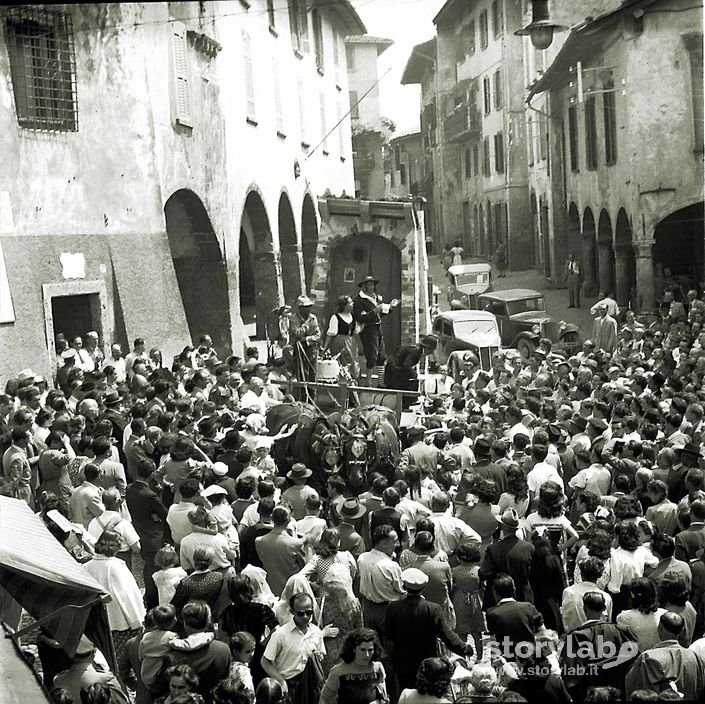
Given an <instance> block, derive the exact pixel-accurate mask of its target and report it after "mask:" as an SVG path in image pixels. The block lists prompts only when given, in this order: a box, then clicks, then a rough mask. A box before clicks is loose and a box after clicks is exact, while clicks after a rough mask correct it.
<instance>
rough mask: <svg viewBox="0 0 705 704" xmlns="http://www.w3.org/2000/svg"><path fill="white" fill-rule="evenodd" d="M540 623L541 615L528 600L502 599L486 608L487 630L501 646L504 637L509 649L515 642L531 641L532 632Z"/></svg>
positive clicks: (532, 639)
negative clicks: (495, 604)
mask: <svg viewBox="0 0 705 704" xmlns="http://www.w3.org/2000/svg"><path fill="white" fill-rule="evenodd" d="M542 624H543V616H541V614H540V613H539V612H538V609H537V608H536V607H535V606H534V605H533V604H531V603H529V602H528V601H514V600H513V599H512V600H511V601H502V602H501V603H499V604H497V606H493V607H492V608H491V609H488V610H487V630H488V631H489V632H490V633H491V634H492V635H493V636H494V638H495V640H496V641H497V642H498V643H499V644H500V647H501V648H503V647H504V643H505V640H504V639H505V638H506V639H507V641H506V644H507V645H508V646H509V648H510V650H511V648H512V647H513V646H514V644H515V643H520V642H522V641H525V642H528V643H533V642H534V634H535V633H536V631H537V630H538V629H539V628H540V627H541V625H542Z"/></svg>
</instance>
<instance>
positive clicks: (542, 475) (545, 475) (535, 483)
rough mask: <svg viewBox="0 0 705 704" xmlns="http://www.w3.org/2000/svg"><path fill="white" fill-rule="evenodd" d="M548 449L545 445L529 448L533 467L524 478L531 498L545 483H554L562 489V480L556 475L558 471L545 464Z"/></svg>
mask: <svg viewBox="0 0 705 704" xmlns="http://www.w3.org/2000/svg"><path fill="white" fill-rule="evenodd" d="M547 455H548V448H547V447H546V446H545V445H534V446H533V447H532V448H531V456H532V457H533V459H534V462H535V464H534V467H533V469H532V470H531V471H530V472H529V474H528V475H527V477H526V482H527V484H528V485H529V492H530V494H531V497H532V498H533V497H534V496H537V495H538V493H539V489H541V487H542V486H543V485H544V484H545V483H546V482H555V483H556V484H558V485H559V486H560V487H561V489H563V488H564V485H563V478H562V477H561V475H560V474H558V470H557V469H556V468H555V467H554V466H553V465H552V464H549V463H548V462H546V457H547Z"/></svg>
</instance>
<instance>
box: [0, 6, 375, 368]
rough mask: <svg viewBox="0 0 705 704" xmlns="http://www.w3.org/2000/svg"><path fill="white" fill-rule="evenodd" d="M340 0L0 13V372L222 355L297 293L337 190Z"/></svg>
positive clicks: (346, 157)
mask: <svg viewBox="0 0 705 704" xmlns="http://www.w3.org/2000/svg"><path fill="white" fill-rule="evenodd" d="M364 32H365V27H364V25H363V24H362V22H361V21H360V19H359V17H358V16H357V14H356V13H355V11H354V10H353V8H352V6H351V5H350V4H349V3H348V2H347V1H345V0H340V1H339V2H336V3H320V4H318V3H316V4H314V6H313V7H309V6H308V5H307V4H305V3H302V2H298V1H296V0H288V2H287V1H286V0H275V1H274V2H273V3H272V2H266V3H265V2H264V0H262V1H260V0H251V1H250V2H244V1H242V0H241V1H240V2H203V3H190V2H183V3H139V4H138V3H134V4H130V3H121V4H107V5H105V4H82V5H63V6H62V5H55V6H42V5H35V6H13V7H6V8H3V9H0V153H2V154H3V159H2V160H0V247H1V249H0V349H2V354H0V379H4V378H7V376H8V375H10V374H11V373H13V372H16V371H17V368H18V365H21V366H31V367H32V368H33V369H35V371H37V372H40V373H43V374H47V375H51V373H52V371H53V369H54V365H55V359H54V350H55V347H54V342H55V336H56V335H57V334H58V333H64V334H65V335H66V336H67V337H69V338H70V337H73V336H75V335H83V334H85V332H86V331H88V330H96V331H98V332H99V334H100V337H101V342H102V343H103V344H104V345H105V346H106V347H107V346H108V345H109V344H110V343H111V342H113V341H114V340H117V341H120V342H121V343H122V344H123V346H127V345H128V343H130V342H131V340H132V339H133V338H135V337H138V336H139V337H144V338H146V340H147V345H148V347H152V346H154V347H159V348H160V349H161V350H162V352H163V355H164V360H165V362H166V363H167V364H168V363H169V360H170V358H171V356H172V355H173V354H176V353H177V352H179V351H180V350H181V348H183V347H184V345H186V344H188V343H190V342H192V341H194V342H196V343H197V341H198V337H199V336H200V335H201V334H203V333H206V332H208V333H210V334H211V335H212V336H213V338H214V340H215V342H216V345H217V346H218V348H219V349H220V350H221V352H222V353H223V354H225V353H227V352H229V351H231V350H233V351H235V352H237V353H239V352H240V351H241V350H242V346H243V344H245V342H247V341H249V340H250V339H252V338H254V337H257V336H260V337H261V336H262V335H263V333H264V324H265V321H266V317H267V314H268V312H269V311H270V309H271V308H272V307H274V306H276V305H279V304H281V303H282V302H284V301H287V302H291V301H293V300H294V299H295V298H296V296H298V295H299V294H300V293H301V292H302V291H304V290H306V289H308V288H310V286H311V279H312V275H313V263H314V260H315V257H316V250H317V247H318V215H317V208H316V199H317V196H318V195H319V194H322V193H323V192H324V191H326V190H327V189H329V190H330V191H332V192H338V193H339V192H342V191H343V190H346V189H347V190H348V192H350V191H351V190H352V188H353V169H352V148H351V128H350V121H349V119H343V121H342V123H341V125H340V127H339V128H338V129H336V130H334V131H331V130H332V128H333V127H334V126H335V124H336V123H337V122H338V120H339V119H340V118H341V117H343V116H344V115H346V113H347V112H348V86H347V72H346V67H345V48H344V42H343V38H344V37H345V36H347V35H349V34H362V33H364Z"/></svg>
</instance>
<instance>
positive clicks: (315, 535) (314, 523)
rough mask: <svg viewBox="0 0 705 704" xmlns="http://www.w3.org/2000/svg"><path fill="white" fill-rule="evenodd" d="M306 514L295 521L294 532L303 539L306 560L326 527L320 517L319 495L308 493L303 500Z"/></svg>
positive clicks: (311, 556)
mask: <svg viewBox="0 0 705 704" xmlns="http://www.w3.org/2000/svg"><path fill="white" fill-rule="evenodd" d="M305 506H306V515H305V516H304V517H303V518H300V519H299V520H298V521H296V533H297V535H298V536H299V538H301V539H302V540H303V541H304V551H305V553H306V555H305V557H306V561H307V562H308V561H309V560H311V559H312V558H313V556H314V554H315V551H314V547H315V545H316V544H317V543H318V541H319V540H320V539H321V535H322V534H323V531H324V530H325V529H326V528H327V527H328V525H327V524H326V522H325V520H324V519H323V518H321V517H320V513H321V497H320V496H319V495H318V494H310V495H309V496H307V497H306V501H305Z"/></svg>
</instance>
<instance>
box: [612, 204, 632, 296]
mask: <svg viewBox="0 0 705 704" xmlns="http://www.w3.org/2000/svg"><path fill="white" fill-rule="evenodd" d="M614 250H615V294H616V296H617V303H619V305H620V306H630V307H631V308H634V307H635V305H636V257H635V256H634V244H633V242H632V226H631V224H630V222H629V216H628V215H627V211H626V210H625V209H624V208H620V209H619V212H618V213H617V222H616V225H615V234H614Z"/></svg>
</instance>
